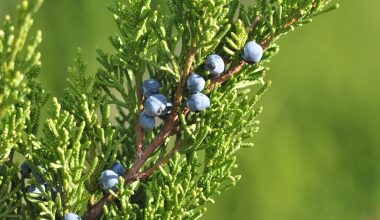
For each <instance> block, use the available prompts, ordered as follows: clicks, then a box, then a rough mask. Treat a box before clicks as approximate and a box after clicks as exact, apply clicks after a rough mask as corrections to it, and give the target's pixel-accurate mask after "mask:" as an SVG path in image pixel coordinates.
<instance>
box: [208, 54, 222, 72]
mask: <svg viewBox="0 0 380 220" xmlns="http://www.w3.org/2000/svg"><path fill="white" fill-rule="evenodd" d="M224 67H225V65H224V61H223V59H222V57H220V56H219V55H218V54H211V55H208V56H207V60H206V64H205V68H206V70H208V71H209V72H210V73H211V74H212V75H216V76H218V75H220V74H221V73H223V72H224Z"/></svg>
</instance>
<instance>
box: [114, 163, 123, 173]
mask: <svg viewBox="0 0 380 220" xmlns="http://www.w3.org/2000/svg"><path fill="white" fill-rule="evenodd" d="M112 171H113V172H115V173H117V174H118V175H119V176H123V174H124V167H123V165H122V164H121V163H118V162H115V163H113V165H112Z"/></svg>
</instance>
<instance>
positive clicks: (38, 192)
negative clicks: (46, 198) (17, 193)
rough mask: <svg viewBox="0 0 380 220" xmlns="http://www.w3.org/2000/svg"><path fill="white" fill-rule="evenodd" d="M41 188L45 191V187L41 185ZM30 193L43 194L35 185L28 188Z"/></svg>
mask: <svg viewBox="0 0 380 220" xmlns="http://www.w3.org/2000/svg"><path fill="white" fill-rule="evenodd" d="M41 188H42V189H43V190H44V191H45V185H41ZM28 192H30V193H34V194H41V191H40V190H39V189H38V188H37V187H36V186H35V185H30V186H29V187H28Z"/></svg>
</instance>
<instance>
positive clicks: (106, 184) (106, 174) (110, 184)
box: [99, 162, 124, 190]
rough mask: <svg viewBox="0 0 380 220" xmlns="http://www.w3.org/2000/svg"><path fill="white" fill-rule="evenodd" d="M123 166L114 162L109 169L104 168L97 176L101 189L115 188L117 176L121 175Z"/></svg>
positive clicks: (117, 180)
mask: <svg viewBox="0 0 380 220" xmlns="http://www.w3.org/2000/svg"><path fill="white" fill-rule="evenodd" d="M123 174H124V167H123V165H122V164H121V163H117V162H115V163H114V164H113V165H112V168H111V170H105V171H103V172H102V174H101V175H100V177H99V185H100V188H102V189H103V190H109V189H113V190H114V189H115V185H116V184H118V183H119V176H123Z"/></svg>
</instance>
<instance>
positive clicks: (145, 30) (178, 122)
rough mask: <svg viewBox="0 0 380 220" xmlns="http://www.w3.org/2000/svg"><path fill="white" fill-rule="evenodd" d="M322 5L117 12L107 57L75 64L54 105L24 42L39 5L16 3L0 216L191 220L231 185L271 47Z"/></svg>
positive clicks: (2, 34)
mask: <svg viewBox="0 0 380 220" xmlns="http://www.w3.org/2000/svg"><path fill="white" fill-rule="evenodd" d="M329 2H330V1H329V0H305V1H283V0H258V1H256V2H254V3H253V4H252V5H244V4H242V3H241V2H240V1H239V0H193V1H188V0H165V1H160V4H161V5H157V3H156V2H151V1H150V0H117V1H115V4H114V5H113V6H111V7H110V10H111V12H112V13H113V15H114V18H115V22H116V25H117V28H118V29H119V34H118V35H115V36H112V37H110V42H111V44H112V45H113V46H114V48H115V52H114V53H112V54H109V53H107V52H105V51H102V50H98V58H97V59H98V61H99V63H100V65H101V67H100V68H99V69H98V71H97V73H96V74H86V72H85V70H86V63H85V62H84V60H83V58H82V56H81V54H80V53H78V57H77V58H76V59H75V65H74V67H72V68H70V70H69V74H70V77H69V79H68V86H67V89H66V90H65V92H64V95H63V97H60V98H56V97H50V96H49V94H48V93H46V92H45V91H44V89H43V88H42V86H41V85H40V84H39V82H38V81H37V80H36V78H37V76H38V73H39V72H40V67H41V62H40V53H39V52H38V50H37V48H38V45H39V44H40V43H41V32H37V33H36V34H30V33H29V30H30V28H31V25H32V23H33V20H32V16H33V14H34V13H36V11H37V10H38V8H39V7H40V6H41V4H42V0H24V1H23V2H22V3H21V4H20V5H19V7H18V13H17V15H16V17H15V19H11V17H10V16H6V17H5V20H4V23H3V25H2V26H1V29H0V174H1V175H0V201H1V204H2V205H1V206H0V218H1V219H8V218H22V219H29V218H31V219H37V218H40V219H56V218H64V219H76V218H79V215H82V216H83V218H84V219H95V218H97V217H102V218H105V219H179V218H185V219H196V218H198V217H200V216H202V214H203V213H204V212H205V210H206V208H205V205H206V204H207V203H209V202H214V200H213V196H214V195H216V194H219V193H221V192H223V191H224V190H226V189H228V188H230V187H231V186H234V185H235V184H236V182H237V181H238V180H239V179H240V176H239V175H236V174H234V173H233V169H234V168H235V167H236V166H237V164H236V156H235V154H236V152H237V151H238V150H240V149H241V148H246V147H250V146H253V144H252V143H251V141H252V138H253V137H254V135H255V133H256V132H257V130H258V124H259V121H258V120H257V116H258V115H259V114H260V112H261V110H262V108H261V107H257V106H256V103H257V101H258V100H259V98H260V97H261V95H262V94H263V93H264V91H265V90H266V89H267V88H268V86H269V85H270V81H268V80H267V79H266V78H265V73H266V72H267V70H268V68H267V67H266V64H267V63H268V62H269V60H270V58H271V57H272V56H273V55H275V54H276V53H277V52H278V46H277V45H276V44H275V41H276V40H277V39H278V38H280V37H281V36H283V35H285V34H287V33H288V32H289V31H292V30H293V29H295V28H296V27H299V26H302V25H303V24H305V23H309V22H310V21H311V19H312V17H314V16H316V15H319V14H321V13H324V12H327V11H329V10H331V9H333V8H335V7H336V6H335V5H334V6H331V7H327V8H326V6H327V4H328V3H329ZM252 93H255V95H251V94H252ZM44 106H46V107H45V108H44ZM43 111H47V112H48V113H49V117H48V118H47V119H43V120H42V119H41V113H42V112H43ZM111 112H112V114H111ZM18 157H22V160H19V159H17V158H18ZM24 161H25V162H24ZM21 163H22V165H21Z"/></svg>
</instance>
